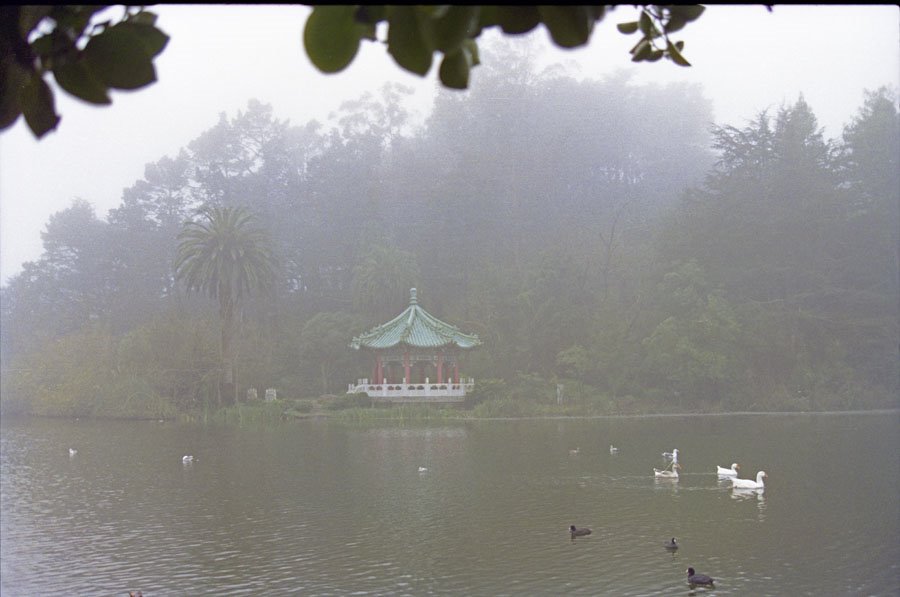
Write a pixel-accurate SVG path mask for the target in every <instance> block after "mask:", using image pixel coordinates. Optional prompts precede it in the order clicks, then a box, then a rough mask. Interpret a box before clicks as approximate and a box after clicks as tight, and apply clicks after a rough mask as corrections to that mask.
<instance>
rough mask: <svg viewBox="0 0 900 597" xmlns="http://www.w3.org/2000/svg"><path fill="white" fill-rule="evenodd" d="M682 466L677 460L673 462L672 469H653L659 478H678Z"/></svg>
mask: <svg viewBox="0 0 900 597" xmlns="http://www.w3.org/2000/svg"><path fill="white" fill-rule="evenodd" d="M680 468H681V465H680V464H678V463H677V462H675V463H673V464H672V470H668V469H665V470H659V469H658V468H655V469H653V475H654V476H655V477H656V478H657V479H677V478H678V469H680Z"/></svg>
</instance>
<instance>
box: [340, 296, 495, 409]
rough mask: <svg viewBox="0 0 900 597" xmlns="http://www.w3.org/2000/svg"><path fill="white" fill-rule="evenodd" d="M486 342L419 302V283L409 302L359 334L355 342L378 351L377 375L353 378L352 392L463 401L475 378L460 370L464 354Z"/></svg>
mask: <svg viewBox="0 0 900 597" xmlns="http://www.w3.org/2000/svg"><path fill="white" fill-rule="evenodd" d="M480 344H481V340H479V339H478V336H477V335H476V334H464V333H463V332H461V331H459V328H457V327H456V326H454V325H450V324H449V323H444V322H443V321H441V320H440V319H438V318H436V317H434V316H433V315H431V314H430V313H428V312H427V311H425V309H423V308H422V307H420V306H419V302H418V300H417V299H416V289H415V288H411V289H410V291H409V306H408V307H407V308H406V310H405V311H403V313H401V314H400V315H398V316H397V317H395V318H393V319H392V320H390V321H389V322H387V323H383V324H381V325H379V326H376V327H374V328H372V329H371V330H369V331H368V332H366V333H365V334H362V335H361V336H358V337H356V338H353V342H351V343H350V347H351V348H353V349H355V350H360V349H366V350H367V351H369V352H371V354H372V357H373V358H372V377H371V379H360V380H358V381H357V383H356V384H350V387H349V389H348V390H347V393H348V394H368V395H369V397H370V398H372V399H373V400H377V401H384V402H462V401H463V400H464V399H465V397H466V392H471V391H472V389H473V388H474V387H475V380H474V379H472V378H468V379H464V378H460V375H459V357H460V354H461V353H462V352H463V351H464V350H468V349H470V348H474V347H476V346H479V345H480Z"/></svg>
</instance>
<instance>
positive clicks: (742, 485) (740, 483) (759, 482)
mask: <svg viewBox="0 0 900 597" xmlns="http://www.w3.org/2000/svg"><path fill="white" fill-rule="evenodd" d="M767 476H768V475H766V472H765V471H759V472H758V473H756V481H751V480H750V479H738V478H737V477H735V478H733V479H732V480H731V486H732V487H734V488H736V489H763V488H765V486H766V485H765V483H763V479H765V478H766V477H767Z"/></svg>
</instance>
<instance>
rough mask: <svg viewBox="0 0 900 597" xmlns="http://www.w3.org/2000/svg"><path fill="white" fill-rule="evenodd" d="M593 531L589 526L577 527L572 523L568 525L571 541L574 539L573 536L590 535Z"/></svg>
mask: <svg viewBox="0 0 900 597" xmlns="http://www.w3.org/2000/svg"><path fill="white" fill-rule="evenodd" d="M591 533H593V531H592V530H591V529H589V528H583V529H579V528H578V527H576V526H575V525H574V524H573V525H571V526H570V527H569V534H570V535H572V541H574V540H575V537H584V536H585V535H590V534H591Z"/></svg>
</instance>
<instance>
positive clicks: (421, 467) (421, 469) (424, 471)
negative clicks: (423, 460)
mask: <svg viewBox="0 0 900 597" xmlns="http://www.w3.org/2000/svg"><path fill="white" fill-rule="evenodd" d="M419 472H420V473H427V472H428V469H427V468H425V467H424V466H420V467H419Z"/></svg>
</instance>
